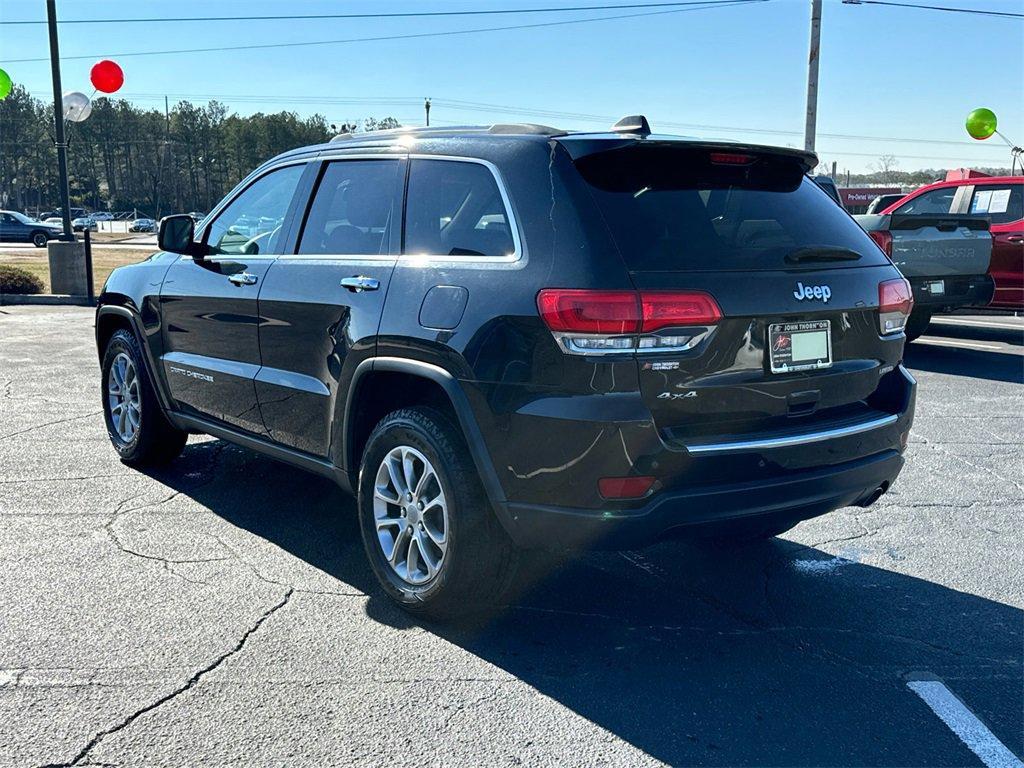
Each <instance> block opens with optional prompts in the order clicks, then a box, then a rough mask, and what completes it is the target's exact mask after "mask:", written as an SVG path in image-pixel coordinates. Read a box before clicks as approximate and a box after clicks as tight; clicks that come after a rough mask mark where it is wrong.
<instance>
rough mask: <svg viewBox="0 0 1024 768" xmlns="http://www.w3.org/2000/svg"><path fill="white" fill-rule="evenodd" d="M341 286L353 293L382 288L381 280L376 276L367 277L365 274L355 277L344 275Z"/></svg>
mask: <svg viewBox="0 0 1024 768" xmlns="http://www.w3.org/2000/svg"><path fill="white" fill-rule="evenodd" d="M341 286H342V288H345V289H347V290H349V291H352V293H360V292H361V291H376V290H377V289H378V288H380V280H378V279H377V278H375V277H366V276H365V275H356V276H354V277H343V278H342V279H341Z"/></svg>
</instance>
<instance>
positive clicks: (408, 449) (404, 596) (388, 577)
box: [358, 407, 518, 616]
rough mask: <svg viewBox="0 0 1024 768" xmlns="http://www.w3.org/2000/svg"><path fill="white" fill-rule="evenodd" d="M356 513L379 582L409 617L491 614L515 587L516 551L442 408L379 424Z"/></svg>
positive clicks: (407, 412) (411, 411)
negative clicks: (483, 609)
mask: <svg viewBox="0 0 1024 768" xmlns="http://www.w3.org/2000/svg"><path fill="white" fill-rule="evenodd" d="M358 509H359V525H360V529H361V531H362V537H363V546H364V547H365V549H366V555H367V558H368V559H369V561H370V565H371V567H372V568H373V572H374V575H376V577H377V580H378V581H379V582H380V584H381V586H382V587H383V588H384V591H385V592H387V594H388V596H389V597H390V598H391V599H392V600H394V601H395V602H396V603H398V605H399V606H401V607H402V608H404V609H405V610H407V611H410V612H412V613H417V614H429V615H433V616H449V615H452V614H454V613H458V612H466V611H467V610H471V609H473V608H479V607H486V606H493V605H494V604H496V603H498V602H499V601H500V600H501V598H502V597H503V596H504V595H505V593H506V591H507V589H508V587H509V586H510V585H511V583H512V582H513V580H514V577H515V573H516V567H517V563H518V552H517V551H516V550H515V548H514V546H513V544H512V542H511V541H510V540H509V538H508V536H507V534H506V533H505V531H504V529H503V528H502V527H501V524H500V523H499V522H498V520H497V518H496V517H495V515H494V513H493V511H492V510H491V508H490V505H489V503H488V501H487V497H486V495H485V493H484V491H483V488H482V487H481V485H480V480H479V478H478V477H477V474H476V468H475V466H474V464H473V461H472V458H471V457H470V455H469V450H468V448H467V447H466V444H465V441H464V440H463V438H462V434H461V433H460V431H459V430H458V428H457V427H456V426H455V425H454V424H453V423H452V422H451V420H450V419H448V418H447V417H446V416H445V415H444V414H442V413H441V412H439V411H437V410H434V409H432V408H425V407H424V408H408V409H402V410H399V411H394V412H393V413H390V414H388V415H387V416H385V417H384V418H383V419H382V420H381V421H380V423H379V424H378V425H377V427H376V428H375V429H374V430H373V433H372V434H371V435H370V439H369V441H368V442H367V445H366V450H365V451H364V452H363V459H362V463H361V467H360V471H359V499H358Z"/></svg>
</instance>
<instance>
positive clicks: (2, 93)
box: [0, 69, 11, 101]
mask: <svg viewBox="0 0 1024 768" xmlns="http://www.w3.org/2000/svg"><path fill="white" fill-rule="evenodd" d="M10 92H11V76H10V75H8V74H7V73H6V72H4V70H2V69H0V101H3V100H4V99H6V98H7V94H9V93H10Z"/></svg>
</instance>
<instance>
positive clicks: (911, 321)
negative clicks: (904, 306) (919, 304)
mask: <svg viewBox="0 0 1024 768" xmlns="http://www.w3.org/2000/svg"><path fill="white" fill-rule="evenodd" d="M931 322H932V313H931V312H927V311H924V310H917V311H914V312H911V313H910V317H909V318H907V326H906V328H904V329H903V332H904V333H905V334H906V335H907V341H914V340H915V339H917V338H920V337H921V336H922V335H924V332H925V331H927V330H928V326H929V324H931Z"/></svg>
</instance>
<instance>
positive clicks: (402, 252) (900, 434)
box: [96, 116, 915, 612]
mask: <svg viewBox="0 0 1024 768" xmlns="http://www.w3.org/2000/svg"><path fill="white" fill-rule="evenodd" d="M816 163H817V160H816V158H815V157H814V156H813V155H812V154H809V153H805V152H802V151H797V150H793V149H782V148H775V147H762V146H751V145H746V144H735V143H728V142H718V141H701V140H691V139H681V138H676V137H669V136H657V135H651V134H650V131H649V129H648V128H647V123H646V120H643V119H642V118H641V117H639V116H637V117H636V118H632V119H627V120H625V121H622V122H620V124H617V126H616V127H615V128H614V129H613V130H612V131H611V132H609V133H599V134H592V133H591V134H588V133H566V132H561V131H557V130H555V129H551V128H547V127H544V126H536V125H503V126H497V125H496V126H491V127H489V128H488V127H484V128H461V129H453V128H445V129H421V130H403V129H400V130H396V131H381V132H377V133H369V134H361V135H357V136H344V137H339V138H338V139H336V140H335V141H333V142H331V143H329V144H325V145H321V146H314V147H307V148H303V149H298V150H295V151H292V152H288V153H286V154H283V155H281V156H279V157H276V158H274V159H273V160H270V161H269V162H267V163H266V164H264V165H263V166H261V167H260V168H258V169H257V170H256V171H254V172H253V173H252V174H251V175H250V176H249V177H248V178H246V179H245V180H244V181H243V182H242V183H241V184H239V185H238V187H237V188H236V189H235V190H234V191H233V192H232V193H231V194H230V195H228V196H227V198H225V200H224V201H223V202H222V203H221V204H220V205H219V206H218V207H217V208H216V209H214V210H213V211H212V212H211V213H210V215H209V216H207V217H206V218H205V219H204V220H203V221H202V222H201V223H199V224H198V225H197V224H196V223H195V222H194V221H193V219H192V218H190V217H188V216H172V217H169V218H166V219H164V220H163V221H162V222H161V223H160V248H161V249H162V250H161V252H160V253H157V254H156V255H154V256H153V257H151V258H150V259H148V260H147V261H145V262H144V263H141V264H136V265H132V266H128V267H122V268H120V269H118V270H116V271H115V272H114V273H113V274H112V275H111V276H110V279H109V280H108V281H107V284H106V286H105V288H104V290H103V293H102V296H101V297H100V302H99V309H98V311H97V322H96V341H97V344H98V347H99V352H100V356H101V359H102V377H103V378H102V397H103V407H104V411H105V414H106V422H107V428H108V431H109V433H110V439H111V441H112V442H113V444H114V447H115V448H116V450H117V451H118V452H119V453H120V455H121V457H122V458H123V460H124V461H125V462H126V463H128V464H133V465H134V464H144V463H153V462H159V461H167V460H170V459H172V458H173V457H175V456H176V455H177V454H178V453H179V452H180V451H181V450H182V447H183V446H184V445H185V440H186V436H187V434H188V433H207V434H210V435H214V436H216V437H218V438H221V439H224V440H228V441H231V442H234V443H238V444H240V445H243V446H246V447H249V448H252V449H254V450H257V451H260V452H262V453H264V454H267V455H268V456H271V457H274V458H276V459H280V460H282V461H285V462H288V463H290V464H293V465H296V466H299V467H302V468H305V469H307V470H310V471H312V472H316V473H318V474H320V475H324V476H327V477H330V478H332V479H334V480H335V481H337V482H338V483H339V484H340V485H341V486H342V487H343V488H345V489H347V490H350V491H353V492H354V493H356V494H357V496H358V514H359V519H360V525H361V529H362V535H363V541H364V544H365V547H366V553H367V555H368V557H369V560H370V563H371V565H372V567H373V570H374V571H375V573H376V575H377V577H378V578H379V580H380V582H381V584H382V585H383V586H384V589H385V590H386V591H387V592H388V593H389V595H390V596H391V597H393V598H394V599H395V600H397V601H398V602H399V603H401V604H402V605H403V606H405V607H407V608H409V609H411V610H420V611H433V612H447V611H452V610H456V609H458V608H460V607H461V606H463V605H465V604H467V603H470V602H481V601H493V600H495V599H497V598H498V596H499V595H500V594H501V591H502V589H503V588H504V585H506V584H507V583H508V582H509V580H510V578H511V576H512V574H513V573H514V570H515V564H516V563H517V561H518V553H519V551H520V550H521V549H523V548H531V547H544V548H549V547H558V548H580V547H583V548H589V547H625V546H629V547H632V546H640V545H642V544H644V543H646V542H650V541H652V540H654V539H657V538H660V537H663V536H666V535H668V534H670V533H677V532H679V531H685V530H700V531H707V530H709V529H713V530H715V531H716V534H715V535H716V536H717V535H719V533H721V534H724V535H735V536H743V537H750V536H771V535H773V534H776V533H779V532H782V531H784V530H786V529H787V528H789V527H792V526H793V525H795V524H796V523H797V522H798V521H799V520H802V519H806V518H809V517H812V516H815V515H820V514H823V513H825V512H829V511H831V510H834V509H836V508H838V507H843V506H848V505H860V506H866V505H869V504H871V503H873V502H874V501H875V500H876V499H877V498H878V497H879V496H880V495H881V494H883V493H885V491H886V490H887V489H888V488H889V486H890V484H891V483H892V482H893V481H894V480H895V478H896V476H897V475H898V474H899V472H900V469H901V467H902V465H903V458H902V452H903V449H904V447H905V446H906V442H907V436H908V432H909V430H910V426H911V420H912V417H913V410H914V390H915V382H914V380H913V378H911V376H910V374H909V373H907V371H906V369H905V368H904V367H903V366H902V364H901V360H902V355H903V345H904V334H903V325H904V323H905V321H906V318H907V316H908V314H909V312H910V308H911V303H912V300H911V296H910V293H909V289H908V286H907V283H906V281H905V280H904V279H903V278H902V277H901V276H900V273H899V272H898V271H897V270H896V268H895V267H894V266H893V265H892V264H891V263H890V262H889V260H888V259H887V258H886V256H885V254H884V253H882V251H881V250H879V248H878V247H877V246H876V245H875V243H874V242H873V241H872V240H871V239H870V238H869V237H868V236H867V234H865V233H864V231H863V230H862V229H861V228H860V227H859V226H858V225H857V224H856V223H855V222H854V221H853V220H852V219H851V218H850V217H849V216H848V215H847V214H846V212H845V211H843V210H842V209H841V208H840V207H839V206H837V205H836V204H835V203H834V202H833V201H832V200H831V199H830V198H829V197H828V195H827V194H826V193H825V192H823V191H822V190H821V189H820V188H819V187H818V186H817V185H815V184H814V182H813V181H811V180H810V179H809V178H808V176H807V175H806V174H807V172H808V171H809V170H810V169H812V168H814V166H815V165H816Z"/></svg>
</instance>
